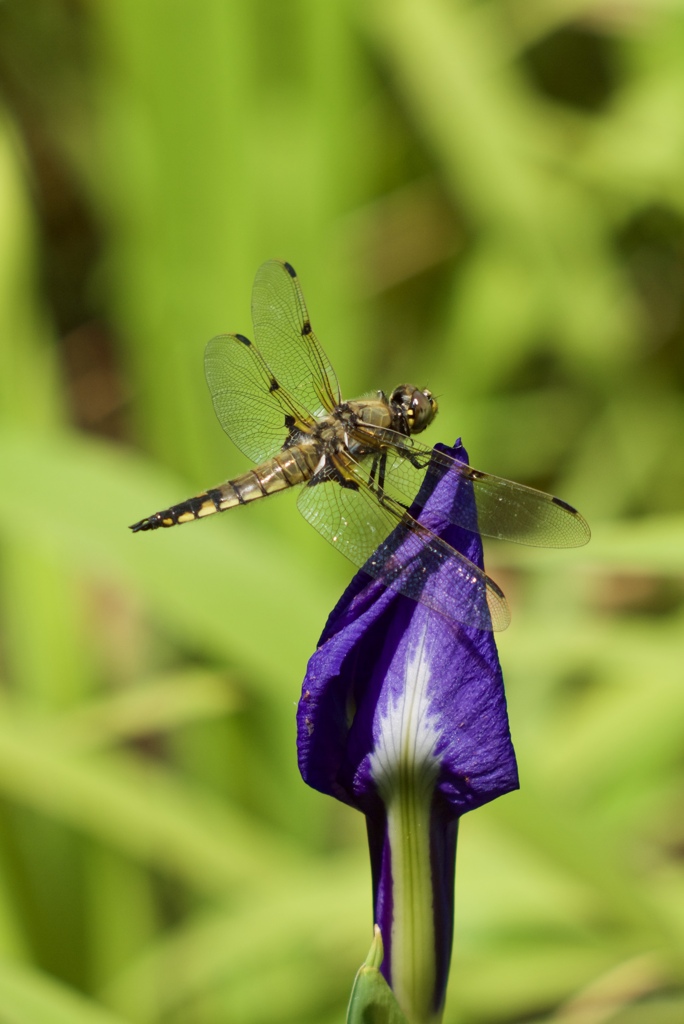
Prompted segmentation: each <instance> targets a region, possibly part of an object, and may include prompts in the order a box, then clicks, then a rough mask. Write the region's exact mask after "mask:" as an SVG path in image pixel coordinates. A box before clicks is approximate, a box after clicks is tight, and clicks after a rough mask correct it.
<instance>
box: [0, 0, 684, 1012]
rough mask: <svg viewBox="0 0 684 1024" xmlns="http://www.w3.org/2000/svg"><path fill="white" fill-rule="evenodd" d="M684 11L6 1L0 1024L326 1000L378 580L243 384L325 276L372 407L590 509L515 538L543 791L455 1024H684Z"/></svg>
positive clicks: (360, 927) (527, 719) (516, 841)
mask: <svg viewBox="0 0 684 1024" xmlns="http://www.w3.org/2000/svg"><path fill="white" fill-rule="evenodd" d="M683 57H684V12H683V11H682V8H681V5H680V4H678V3H676V2H675V0H662V2H661V3H659V4H654V3H652V2H650V0H631V2H630V3H624V2H618V0H566V2H563V3H560V2H558V0H537V2H534V3H533V2H530V0H480V2H474V0H471V2H465V0H394V2H393V3H390V2H389V0H330V2H320V0H318V2H317V0H296V2H294V3H290V4H281V3H276V2H274V0H254V2H249V0H201V2H199V3H196V4H192V5H191V4H188V3H181V2H180V0H163V2H162V0H137V2H132V0H94V2H90V3H87V2H85V0H34V2H33V3H32V4H30V5H27V4H25V3H21V2H19V0H5V2H4V3H3V4H2V5H0V224H2V230H1V231H0V683H1V686H0V1022H2V1024H60V1022H63V1024H66V1022H69V1024H72V1022H73V1024H117V1022H118V1024H125V1022H128V1024H181V1022H182V1024H222V1022H225V1021H231V1022H235V1024H271V1022H273V1024H276V1022H277V1024H287V1022H289V1021H292V1022H295V1021H297V1022H300V1024H307V1022H310V1024H319V1022H320V1024H327V1022H331V1024H332V1022H333V1021H339V1020H342V1019H343V1015H344V1005H345V1002H346V999H347V997H348V992H349V989H350V987H351V983H352V979H353V977H354V973H355V971H356V969H357V967H358V965H359V964H360V963H361V961H362V959H363V956H364V954H365V950H366V949H367V947H368V943H369V939H370V935H371V924H372V921H371V916H370V909H371V908H370V881H369V877H368V865H367V859H366V854H365V846H364V844H365V840H364V833H363V822H362V820H361V818H360V816H359V815H356V814H354V813H353V812H351V811H349V810H348V809H346V808H343V807H338V806H335V805H333V803H332V801H329V800H325V799H324V798H323V797H320V796H319V795H318V794H314V793H310V792H309V791H307V790H306V789H305V787H304V785H303V784H302V782H301V780H300V779H299V776H298V774H297V771H296V763H295V751H294V704H295V702H296V700H297V697H298V693H299V686H300V683H301V680H302V678H303V675H304V670H305V666H306V661H307V657H308V656H309V654H310V653H311V652H312V651H313V649H314V647H315V644H316V640H317V638H318V635H319V634H320V631H321V629H322V626H323V623H324V621H325V618H326V615H327V612H328V611H329V609H330V608H331V607H332V606H333V604H334V602H335V600H336V599H337V597H338V596H339V594H340V592H341V590H342V588H343V586H344V584H345V582H346V581H347V580H348V579H349V577H350V573H351V570H350V568H349V567H348V566H347V565H346V564H342V562H341V560H340V559H339V558H338V556H337V555H336V554H335V553H334V552H333V551H332V550H327V548H326V545H325V544H324V542H323V541H322V540H320V539H319V538H318V537H317V536H316V535H315V534H314V533H313V531H311V530H309V529H308V528H307V526H306V524H304V523H303V522H302V521H301V520H300V519H299V517H298V515H297V512H296V509H295V507H294V502H293V501H292V500H290V499H291V496H289V497H288V496H283V497H281V498H278V499H273V501H272V502H264V503H259V506H257V505H255V506H253V507H252V508H251V509H250V510H249V512H248V513H247V512H245V511H244V510H241V511H238V512H236V513H234V514H231V515H229V516H217V517H215V518H212V519H210V520H207V521H206V522H204V523H202V524H199V525H196V526H193V527H187V528H183V529H180V530H171V531H160V532H159V533H158V534H154V535H143V536H136V537H133V536H131V535H130V534H129V532H128V531H127V529H126V527H127V524H129V523H131V522H133V521H135V520H137V519H140V518H141V517H143V516H145V515H148V514H150V513H152V512H153V511H155V510H156V509H158V508H163V507H166V506H167V505H168V504H169V503H172V502H175V501H179V500H182V499H183V498H185V497H188V496H189V495H191V494H193V493H196V492H197V491H200V490H202V489H204V488H206V487H207V486H211V485H213V484H215V483H217V482H219V481H220V480H223V479H226V478H227V477H228V476H230V475H231V474H235V473H237V472H239V471H241V470H242V469H243V468H244V466H245V462H244V459H243V458H242V457H241V456H240V455H239V453H238V452H236V451H235V449H234V448H233V447H232V446H231V444H230V442H228V441H227V439H226V437H225V436H224V435H223V434H222V432H221V430H220V428H219V426H218V424H217V423H216V422H215V420H214V417H213V412H212V409H211V403H210V400H209V397H208V393H207V390H206V385H205V383H204V380H203V374H202V353H203V348H204V345H205V343H206V341H207V340H208V339H209V338H210V337H211V336H212V335H214V334H217V333H220V332H222V331H242V332H243V333H246V334H250V332H251V325H250V318H249V297H250V290H251V282H252V279H253V276H254V272H255V271H256V269H257V267H258V266H259V264H260V263H261V262H262V261H263V260H265V259H268V258H270V257H272V256H279V257H281V258H285V259H288V260H289V261H290V262H291V263H293V264H294V266H295V267H296V268H297V271H298V273H299V276H300V279H301V281H302V283H303V287H304V291H305V294H306V296H307V300H308V303H309V308H310V312H311V315H312V320H313V323H314V326H315V328H316V331H317V333H318V335H319V337H320V338H321V340H322V342H323V344H324V346H325V347H326V350H327V352H328V354H329V356H330V358H331V361H332V362H333V364H334V365H335V367H336V368H337V372H338V375H339V378H340V381H341V383H342V387H343V389H344V392H345V394H346V395H347V396H348V397H353V396H354V395H356V394H360V393H363V392H365V391H370V390H373V389H376V388H378V387H383V388H386V389H387V388H391V387H393V386H394V385H395V384H396V383H398V382H399V381H401V380H413V381H415V382H416V383H419V384H421V385H423V384H427V385H428V386H429V387H430V388H432V390H433V391H434V392H435V393H436V394H437V395H438V397H439V401H440V415H439V419H438V421H437V423H436V424H435V426H434V427H433V428H432V429H431V431H430V436H429V437H426V439H425V440H426V442H427V441H437V440H442V441H446V442H453V440H454V438H455V437H456V436H459V435H460V436H462V437H463V439H464V443H465V444H466V446H467V448H468V450H469V452H470V455H471V459H472V461H473V464H474V465H476V466H478V467H479V468H482V469H485V470H488V471H490V472H494V473H497V474H499V475H503V476H509V477H512V478H515V479H519V480H521V481H523V482H526V483H530V484H532V485H534V486H539V487H543V488H544V489H547V490H551V491H553V492H554V493H557V494H559V495H561V496H562V497H564V498H565V499H566V500H568V501H570V502H572V503H573V504H576V505H577V506H578V507H580V508H581V510H582V511H583V512H584V513H585V515H586V517H587V518H588V519H589V521H590V523H591V525H592V528H593V534H594V536H593V540H592V542H591V544H590V545H589V547H588V548H586V549H584V550H582V551H579V552H578V551H575V552H561V553H551V552H545V551H531V550H525V549H517V548H516V549H513V547H512V546H511V547H508V546H504V545H498V546H495V545H492V546H491V547H490V548H488V549H487V557H488V562H487V564H488V570H489V572H490V574H491V575H493V576H494V578H495V579H497V581H499V582H500V583H501V584H502V585H503V586H504V589H505V590H506V592H507V594H508V596H509V600H510V603H511V606H512V609H513V625H512V626H511V628H510V630H509V631H508V632H507V633H506V634H505V635H504V636H503V637H502V638H501V641H500V650H501V657H502V663H503V666H504V674H505V678H506V682H507V692H508V696H509V706H510V714H511V723H512V730H513V736H514V741H515V743H516V748H517V752H518V756H519V761H520V768H521V780H522V790H521V792H520V793H517V794H513V795H511V796H509V797H506V798H504V799H502V800H500V801H498V802H497V803H496V804H493V805H491V806H490V807H487V808H485V809H483V810H481V811H478V812H477V813H476V814H474V815H472V816H469V817H468V818H466V820H465V821H464V823H463V827H462V830H461V841H460V850H459V865H458V877H457V887H456V890H457V919H456V920H457V925H456V945H455V951H454V964H453V970H452V985H451V990H450V994H449V1000H448V1006H447V1015H446V1021H447V1024H513V1022H522V1021H532V1020H535V1021H542V1020H543V1021H558V1022H562V1021H565V1022H567V1024H569V1022H571V1021H572V1022H573V1024H597V1022H599V1021H601V1022H603V1021H611V1022H614V1024H675V1022H678V1021H680V1020H681V1019H682V1017H683V1016H684V996H682V974H683V971H684V957H683V953H684V948H683V947H684V870H683V865H682V851H683V850H684V826H683V825H682V820H683V818H682V810H684V776H683V772H684V757H683V756H682V752H683V750H684V669H683V668H682V664H683V661H684V659H683V653H684V652H683V644H682V627H683V626H684V611H683V609H682V598H683V596H684V588H683V586H682V579H683V577H684V513H683V512H682V498H683V496H684V461H683V460H682V457H681V452H682V450H683V449H684V405H683V402H682V389H683V380H684V358H683V354H682V353H683V349H682V340H683V335H684V303H683V299H682V297H683V295H684V117H682V113H681V111H682V110H684V59H683Z"/></svg>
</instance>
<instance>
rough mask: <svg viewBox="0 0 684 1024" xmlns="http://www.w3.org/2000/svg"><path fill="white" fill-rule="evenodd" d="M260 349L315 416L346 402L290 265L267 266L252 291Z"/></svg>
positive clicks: (275, 263)
mask: <svg viewBox="0 0 684 1024" xmlns="http://www.w3.org/2000/svg"><path fill="white" fill-rule="evenodd" d="M252 321H253V323H254V333H255V339H256V344H257V347H258V348H259V350H260V352H261V353H262V355H263V357H264V359H265V360H266V362H267V363H268V365H269V366H270V367H271V369H272V370H273V372H274V374H275V376H276V377H277V379H278V380H279V381H280V383H281V385H282V386H283V387H284V388H286V389H287V391H289V392H290V394H291V395H292V397H293V398H294V399H295V401H297V402H298V403H299V404H300V405H301V406H302V407H303V408H305V409H307V410H309V411H310V412H312V413H315V412H317V411H318V410H319V409H324V410H325V411H326V412H330V411H331V410H332V409H334V408H335V406H336V405H339V403H340V402H341V401H342V399H341V396H340V388H339V384H338V383H337V377H336V375H335V371H334V370H333V368H332V366H331V365H330V362H329V361H328V357H327V356H326V354H325V352H324V351H323V348H322V347H321V344H320V342H319V341H318V339H317V338H316V335H315V334H314V332H313V330H312V327H311V320H310V318H309V314H308V311H307V308H306V303H305V302H304V295H303V293H302V289H301V286H300V284H299V280H298V278H297V274H296V273H295V270H294V268H293V267H292V266H291V265H290V264H289V263H284V262H282V261H281V260H268V262H266V263H263V264H262V265H261V266H260V267H259V269H258V270H257V273H256V277H255V278H254V287H253V289H252Z"/></svg>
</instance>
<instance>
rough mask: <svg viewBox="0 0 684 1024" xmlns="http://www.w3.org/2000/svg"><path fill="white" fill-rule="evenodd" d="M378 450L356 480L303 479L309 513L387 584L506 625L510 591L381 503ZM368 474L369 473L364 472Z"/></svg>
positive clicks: (466, 616)
mask: <svg viewBox="0 0 684 1024" xmlns="http://www.w3.org/2000/svg"><path fill="white" fill-rule="evenodd" d="M373 462H374V460H373V457H372V456H369V457H367V458H366V459H364V460H362V461H361V462H358V463H357V464H356V467H355V471H354V480H355V482H356V483H357V484H358V487H357V488H352V487H342V486H340V485H339V484H338V483H336V482H335V481H326V482H323V483H320V484H316V485H315V486H307V487H304V488H303V490H302V491H301V492H300V495H299V500H298V502H297V506H298V508H299V511H300V512H301V513H302V515H303V516H304V518H305V519H306V520H307V521H308V522H309V523H311V525H312V526H313V527H314V528H315V529H316V530H318V532H319V533H320V534H321V535H322V536H323V537H325V538H326V540H328V541H329V542H330V543H331V544H332V545H333V547H335V548H337V550H338V551H340V552H341V553H342V554H344V555H346V557H347V558H349V559H350V561H352V562H353V563H354V565H356V566H358V567H359V568H361V569H363V570H364V571H365V572H367V573H368V574H369V575H370V576H373V577H374V578H376V579H379V580H380V581H381V582H382V583H383V584H384V585H385V586H387V587H389V588H390V589H391V590H395V591H397V592H399V593H400V594H404V595H405V596H406V597H410V598H412V599H413V600H415V601H420V602H421V603H422V604H425V605H426V606H427V607H428V608H431V609H432V610H433V611H436V612H438V613H439V614H440V615H443V616H444V617H445V618H446V619H448V620H449V621H454V622H461V623H463V624H465V625H467V626H475V627H477V628H478V629H488V630H491V629H495V630H501V629H505V628H506V626H507V625H508V623H509V621H510V614H509V610H508V605H507V604H506V598H505V597H504V595H503V594H502V592H501V590H500V589H499V587H498V586H497V585H496V583H494V581H493V580H491V579H490V578H489V577H488V576H487V575H486V574H485V573H484V572H483V571H482V570H481V569H480V568H479V567H478V566H476V565H475V564H474V563H473V562H471V561H470V560H469V559H467V558H466V557H465V555H462V554H461V553H460V552H459V551H457V550H456V549H455V548H453V547H451V545H449V544H447V543H446V541H443V540H442V539H441V538H440V537H437V536H436V535H435V534H434V533H432V532H431V531H430V530H429V529H428V528H426V527H425V526H423V525H421V524H420V523H418V522H417V521H416V520H415V519H414V518H413V517H412V516H410V515H409V513H408V512H407V511H406V510H405V509H404V507H403V506H401V505H399V504H398V503H397V502H394V501H392V500H391V499H386V501H385V502H384V503H382V504H381V503H380V501H379V500H378V496H377V494H376V493H374V491H373V489H372V487H373V486H374V484H372V485H371V484H370V483H369V480H370V477H371V475H372V473H373ZM364 478H365V479H364Z"/></svg>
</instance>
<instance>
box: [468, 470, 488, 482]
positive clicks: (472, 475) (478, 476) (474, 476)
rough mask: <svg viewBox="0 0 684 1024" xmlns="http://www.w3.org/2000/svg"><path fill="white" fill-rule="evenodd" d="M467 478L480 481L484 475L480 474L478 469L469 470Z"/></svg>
mask: <svg viewBox="0 0 684 1024" xmlns="http://www.w3.org/2000/svg"><path fill="white" fill-rule="evenodd" d="M468 476H469V477H470V479H471V480H481V479H482V477H483V476H484V473H481V472H480V470H479V469H471V470H470V472H469V473H468Z"/></svg>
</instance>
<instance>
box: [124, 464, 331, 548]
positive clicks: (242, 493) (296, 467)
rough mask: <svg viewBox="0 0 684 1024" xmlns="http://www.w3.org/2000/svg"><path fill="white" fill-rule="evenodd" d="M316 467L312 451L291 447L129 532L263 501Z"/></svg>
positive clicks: (147, 520)
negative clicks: (258, 500)
mask: <svg viewBox="0 0 684 1024" xmlns="http://www.w3.org/2000/svg"><path fill="white" fill-rule="evenodd" d="M315 468H316V456H315V454H314V452H313V451H312V450H310V449H308V448H304V446H299V445H294V446H293V447H292V448H288V449H287V450H286V451H282V452H278V454H277V455H275V456H274V457H273V458H272V459H268V461H267V462H262V464H261V465H260V466H257V467H256V468H255V469H250V470H249V472H247V473H243V474H242V476H238V477H235V479H234V480H228V481H227V482H226V483H225V484H221V486H220V487H213V488H212V489H211V490H209V491H205V492H204V493H203V494H198V495H197V497H195V498H188V500H187V501H182V502H181V503H180V504H179V505H172V506H171V508H166V509H164V510H163V511H161V512H155V514H154V515H153V516H150V517H149V518H148V519H141V520H140V522H139V523H134V524H133V526H131V530H133V533H137V532H138V531H139V530H157V529H158V528H159V527H160V526H176V525H177V524H178V523H189V522H191V521H192V520H193V519H203V518H204V517H205V516H210V515H213V514H214V512H223V511H224V510H225V509H227V508H234V507H235V506H236V505H247V504H248V503H249V502H250V501H256V499H257V498H265V497H267V496H268V495H269V494H275V493H276V492H277V491H283V490H285V488H286V487H292V486H293V485H294V484H300V483H303V482H304V481H305V480H308V479H309V477H311V476H312V475H313V472H314V470H315Z"/></svg>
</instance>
